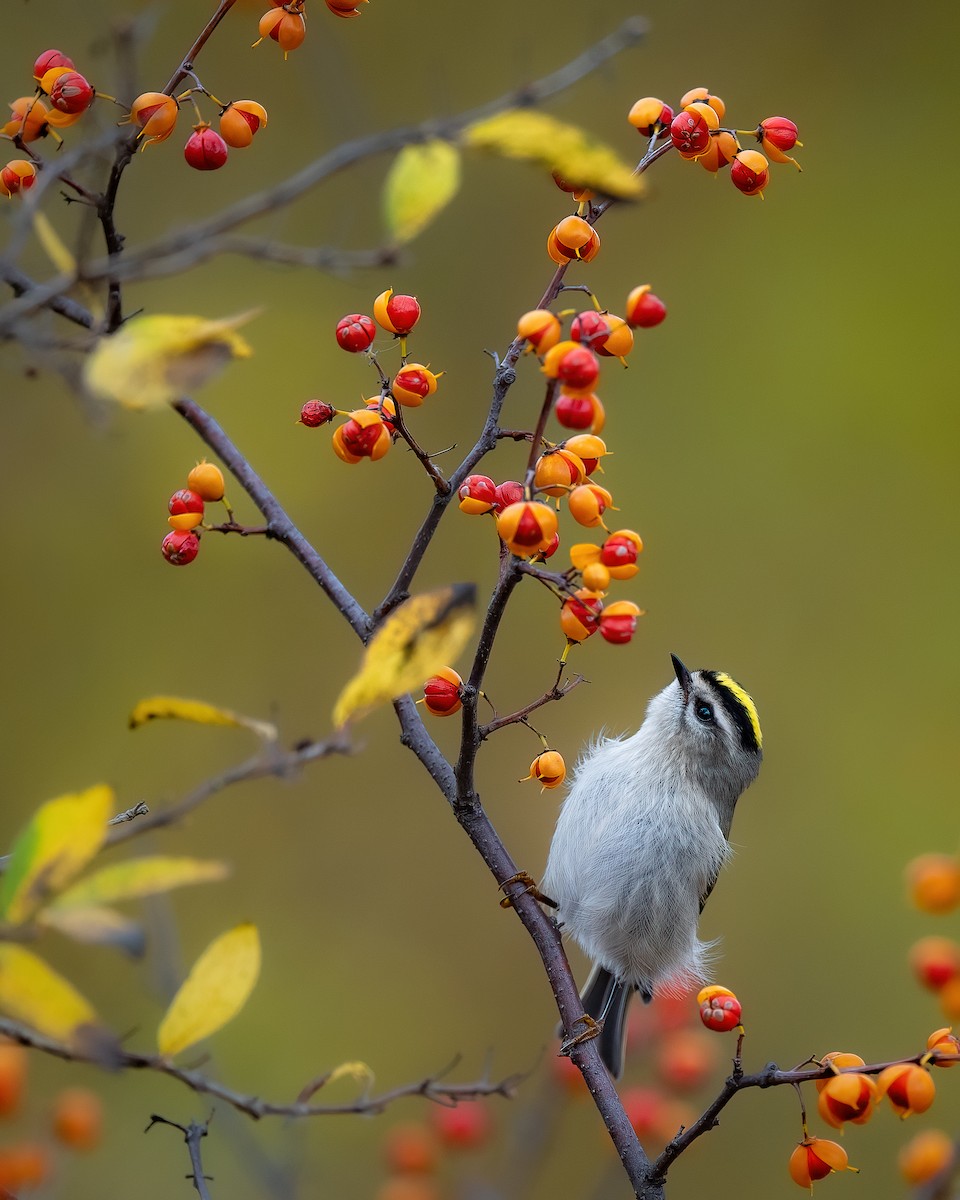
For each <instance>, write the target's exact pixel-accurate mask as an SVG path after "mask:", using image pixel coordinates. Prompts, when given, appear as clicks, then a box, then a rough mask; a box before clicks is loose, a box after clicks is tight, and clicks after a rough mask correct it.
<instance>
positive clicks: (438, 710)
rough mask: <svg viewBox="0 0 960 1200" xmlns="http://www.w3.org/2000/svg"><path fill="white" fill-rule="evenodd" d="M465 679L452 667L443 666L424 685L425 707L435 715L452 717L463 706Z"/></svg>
mask: <svg viewBox="0 0 960 1200" xmlns="http://www.w3.org/2000/svg"><path fill="white" fill-rule="evenodd" d="M462 686H463V680H462V679H461V678H460V676H459V675H458V674H457V672H456V671H454V670H453V668H452V667H441V668H440V670H439V671H437V673H436V674H435V675H431V676H430V678H429V679H428V680H427V682H426V683H425V684H424V685H423V707H424V708H425V709H426V710H427V712H429V713H433V715H434V716H435V717H452V716H453V714H454V713H456V712H459V711H460V709H461V708H463V701H462V700H461V699H460V689H461V687H462Z"/></svg>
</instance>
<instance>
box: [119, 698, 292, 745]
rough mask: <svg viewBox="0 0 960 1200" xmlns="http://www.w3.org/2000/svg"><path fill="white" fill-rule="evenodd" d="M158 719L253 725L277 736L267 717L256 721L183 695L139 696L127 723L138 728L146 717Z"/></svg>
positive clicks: (272, 737)
mask: <svg viewBox="0 0 960 1200" xmlns="http://www.w3.org/2000/svg"><path fill="white" fill-rule="evenodd" d="M157 720H178V721H193V722H195V723H196V724H197V725H232V726H235V727H236V726H240V727H242V728H244V729H252V730H253V732H254V733H256V734H258V735H259V736H260V737H262V738H266V739H267V740H268V741H274V740H275V739H276V736H277V730H276V726H274V725H271V724H270V723H269V722H267V721H258V720H256V719H255V718H254V717H245V716H243V714H242V713H235V712H231V710H230V709H229V708H218V707H217V705H215V704H207V703H206V701H204V700H187V699H185V698H184V697H182V696H148V697H147V698H146V699H145V700H141V701H140V702H139V704H137V706H136V707H135V708H134V710H133V712H132V713H131V714H130V718H129V726H130V728H131V729H137V728H138V727H139V726H140V725H146V724H147V722H148V721H157Z"/></svg>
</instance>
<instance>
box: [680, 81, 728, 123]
mask: <svg viewBox="0 0 960 1200" xmlns="http://www.w3.org/2000/svg"><path fill="white" fill-rule="evenodd" d="M691 104H708V105H709V106H710V107H711V108H712V109H713V111H714V112H715V113H716V114H717V120H718V121H722V120H723V118H724V114H725V113H726V111H727V106H726V105H725V104H724V102H723V101H722V100H721V99H720V97H719V96H714V95H712V94H711V92H710V89H709V88H705V87H695V88H691V89H690V91H689V92H684V94H683V95H682V96H681V97H680V107H681V108H686V107H687V106H688V105H691Z"/></svg>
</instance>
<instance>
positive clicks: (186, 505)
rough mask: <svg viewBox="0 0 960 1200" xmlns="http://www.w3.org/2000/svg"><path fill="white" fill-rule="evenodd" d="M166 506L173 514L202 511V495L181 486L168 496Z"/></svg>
mask: <svg viewBox="0 0 960 1200" xmlns="http://www.w3.org/2000/svg"><path fill="white" fill-rule="evenodd" d="M167 507H168V508H169V509H170V512H171V514H172V515H173V516H176V515H177V514H178V513H202V512H203V497H202V496H200V495H198V494H197V493H196V492H194V491H192V490H191V489H190V488H181V489H180V490H179V491H178V492H174V493H173V495H172V496H171V497H170V502H169V504H168V505H167Z"/></svg>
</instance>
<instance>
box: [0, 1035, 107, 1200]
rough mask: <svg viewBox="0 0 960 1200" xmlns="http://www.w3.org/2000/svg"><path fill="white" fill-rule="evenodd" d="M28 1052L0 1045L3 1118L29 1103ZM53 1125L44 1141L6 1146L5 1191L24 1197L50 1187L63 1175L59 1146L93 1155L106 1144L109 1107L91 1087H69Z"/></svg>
mask: <svg viewBox="0 0 960 1200" xmlns="http://www.w3.org/2000/svg"><path fill="white" fill-rule="evenodd" d="M28 1067H29V1063H28V1057H27V1052H26V1050H24V1048H23V1047H22V1046H18V1045H16V1044H15V1043H13V1042H7V1041H0V1119H4V1120H5V1119H8V1118H12V1117H15V1116H16V1115H18V1113H19V1112H20V1111H21V1109H22V1107H23V1104H24V1093H25V1090H26V1084H27V1074H28ZM48 1121H49V1123H48V1124H47V1127H46V1129H45V1130H44V1133H43V1135H42V1136H41V1137H39V1138H36V1139H27V1140H24V1139H20V1140H18V1141H16V1142H14V1143H11V1144H8V1145H5V1146H2V1147H0V1191H2V1193H3V1195H9V1194H13V1193H15V1194H16V1195H20V1190H21V1188H26V1189H32V1188H35V1187H39V1186H40V1185H41V1184H44V1183H47V1182H48V1180H49V1179H50V1178H51V1177H52V1176H53V1175H55V1174H57V1173H58V1168H59V1165H60V1164H58V1162H57V1154H56V1145H55V1144H58V1145H59V1146H60V1147H64V1148H66V1149H67V1150H70V1151H75V1152H79V1153H87V1152H89V1151H91V1150H95V1149H96V1148H97V1146H99V1144H100V1139H101V1136H102V1133H103V1105H102V1103H101V1101H100V1097H99V1096H98V1095H97V1094H96V1093H95V1092H92V1091H90V1090H89V1089H88V1088H81V1087H70V1088H63V1089H62V1090H61V1091H59V1092H58V1093H57V1094H56V1096H55V1097H54V1099H53V1105H52V1109H51V1111H50V1113H49V1118H48Z"/></svg>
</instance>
